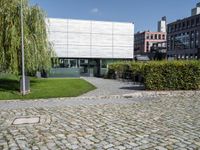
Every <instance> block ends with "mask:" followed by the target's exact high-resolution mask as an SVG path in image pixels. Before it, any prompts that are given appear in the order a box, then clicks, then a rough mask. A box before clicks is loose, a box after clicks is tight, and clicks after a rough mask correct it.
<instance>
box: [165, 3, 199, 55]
mask: <svg viewBox="0 0 200 150" xmlns="http://www.w3.org/2000/svg"><path fill="white" fill-rule="evenodd" d="M199 6H200V4H197V8H194V9H192V12H191V16H190V17H188V18H184V19H182V20H177V21H175V22H172V23H170V24H168V29H167V35H168V36H167V57H168V58H169V59H197V58H199V48H200V43H199V42H200V36H199V33H200V14H199V13H200V12H199V11H198V9H199Z"/></svg>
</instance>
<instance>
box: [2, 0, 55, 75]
mask: <svg viewBox="0 0 200 150" xmlns="http://www.w3.org/2000/svg"><path fill="white" fill-rule="evenodd" d="M0 6H1V7H0V31H1V32H0V72H4V73H11V74H16V75H18V74H20V72H21V24H20V10H21V8H20V0H0ZM23 10H24V13H23V14H24V44H25V67H26V72H27V73H29V74H34V73H35V72H36V71H38V70H42V69H45V70H48V69H49V68H50V66H51V60H50V59H51V57H50V56H51V53H52V48H51V45H50V43H49V42H48V40H47V32H46V31H47V29H46V22H45V18H46V15H45V13H44V11H43V10H42V9H41V8H39V7H38V6H30V5H29V1H28V0H23Z"/></svg>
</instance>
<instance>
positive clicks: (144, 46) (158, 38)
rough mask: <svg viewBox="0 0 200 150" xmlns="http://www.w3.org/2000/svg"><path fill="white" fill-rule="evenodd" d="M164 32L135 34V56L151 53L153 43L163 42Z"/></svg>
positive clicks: (164, 39)
mask: <svg viewBox="0 0 200 150" xmlns="http://www.w3.org/2000/svg"><path fill="white" fill-rule="evenodd" d="M165 41H166V32H150V31H144V32H138V33H136V34H135V40H134V44H135V45H134V47H135V48H134V52H135V54H136V55H137V54H145V53H149V52H150V51H151V47H152V46H153V44H154V43H159V42H165Z"/></svg>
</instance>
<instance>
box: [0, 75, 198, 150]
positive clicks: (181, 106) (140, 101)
mask: <svg viewBox="0 0 200 150" xmlns="http://www.w3.org/2000/svg"><path fill="white" fill-rule="evenodd" d="M89 80H93V81H94V82H95V81H97V80H95V79H93V78H92V79H89ZM105 81H106V80H105ZM114 84H118V83H116V82H115V83H114ZM109 86H110V85H109ZM108 89H109V88H108ZM116 89H118V88H116ZM96 91H99V90H96ZM93 92H94V93H95V91H93ZM91 93H92V92H91ZM91 93H89V94H91ZM97 93H98V92H97ZM110 93H111V95H112V94H113V92H110ZM122 93H124V92H122ZM125 93H126V92H125ZM23 117H24V118H34V117H39V118H40V122H38V123H35V124H21V125H13V121H14V120H15V119H17V118H23ZM1 149H5V150H7V149H11V150H17V149H23V150H24V149H33V150H37V149H39V150H55V149H62V150H66V149H75V150H84V149H87V150H88V149H99V150H103V149H108V150H125V149H130V150H131V149H134V150H143V149H146V150H154V149H158V150H167V149H169V150H172V149H178V150H179V149H180V150H190V149H191V150H197V149H200V94H199V93H195V95H194V94H192V95H190V96H188V94H187V93H186V92H185V93H184V94H182V95H177V96H176V95H173V96H168V95H165V96H148V95H147V96H145V95H144V96H142V97H141V96H140V97H129V98H124V97H118V98H114V97H110V98H99V97H97V98H94V97H93V98H91V99H89V98H83V97H78V98H71V99H60V100H54V99H51V100H39V101H24V102H17V101H16V102H12V101H10V102H0V150H1Z"/></svg>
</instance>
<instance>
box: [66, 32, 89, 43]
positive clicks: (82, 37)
mask: <svg viewBox="0 0 200 150" xmlns="http://www.w3.org/2000/svg"><path fill="white" fill-rule="evenodd" d="M68 44H69V45H90V34H85V33H81V34H80V33H68Z"/></svg>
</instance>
